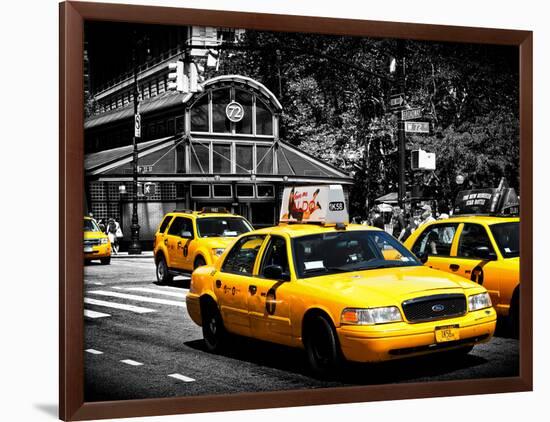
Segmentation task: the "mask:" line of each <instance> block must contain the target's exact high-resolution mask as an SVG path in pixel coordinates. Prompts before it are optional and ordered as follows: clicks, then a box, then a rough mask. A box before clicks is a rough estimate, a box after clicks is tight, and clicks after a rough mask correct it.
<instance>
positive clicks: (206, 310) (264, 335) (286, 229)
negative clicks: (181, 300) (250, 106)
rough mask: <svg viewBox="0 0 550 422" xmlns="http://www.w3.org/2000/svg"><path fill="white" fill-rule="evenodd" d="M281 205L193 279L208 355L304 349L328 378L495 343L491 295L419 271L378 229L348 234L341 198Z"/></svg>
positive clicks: (326, 193) (194, 314) (309, 192)
mask: <svg viewBox="0 0 550 422" xmlns="http://www.w3.org/2000/svg"><path fill="white" fill-rule="evenodd" d="M314 194H315V195H316V198H315V199H312V198H313V195H314ZM282 203H283V209H282V210H281V222H280V224H279V225H278V226H276V227H271V228H265V229H261V230H256V231H252V232H249V233H246V234H244V235H242V236H240V237H239V238H238V239H237V240H236V241H235V243H234V244H233V245H232V246H231V247H230V248H228V250H227V251H225V252H224V254H223V255H222V256H221V257H220V259H219V260H218V261H217V262H215V263H214V264H211V265H206V266H203V267H200V268H197V269H196V270H195V271H194V272H193V274H192V278H191V284H190V290H189V293H188V295H187V298H186V303H187V311H188V313H189V315H190V317H191V319H192V320H193V321H194V322H195V323H196V324H198V325H200V326H202V331H203V337H204V341H205V344H206V347H207V349H208V350H210V351H212V352H217V351H218V350H220V349H222V348H223V347H225V346H227V344H228V342H229V340H228V339H230V338H231V337H230V336H228V334H237V335H243V336H248V337H253V338H257V339H261V340H265V341H270V342H274V343H280V344H284V345H288V346H292V347H299V348H304V349H305V351H306V354H307V357H308V360H309V363H310V366H311V368H312V369H313V371H314V372H315V373H317V374H318V375H327V374H331V373H333V372H334V371H335V370H336V369H337V368H338V366H339V364H340V363H341V362H342V361H343V360H350V361H357V362H373V361H384V360H392V359H398V358H403V357H410V356H416V355H422V354H428V353H436V352H443V351H448V352H451V351H452V352H454V353H468V352H469V351H470V350H471V349H472V348H473V347H474V346H475V345H476V344H479V343H482V342H487V341H489V340H490V339H491V337H492V335H493V333H494V330H495V324H496V313H495V311H494V309H493V308H492V306H491V301H490V297H489V295H488V294H487V290H486V289H485V288H484V287H482V286H480V285H479V284H477V283H474V282H471V281H469V280H465V279H464V278H462V277H458V276H455V275H453V274H446V273H443V272H441V271H436V270H433V269H430V268H426V267H424V266H423V265H422V264H421V262H420V261H419V260H418V259H417V258H416V257H415V256H414V255H413V254H412V253H411V252H410V251H409V250H407V249H406V248H405V247H404V246H403V245H402V244H401V243H399V242H398V241H397V240H395V239H394V238H393V237H392V236H391V235H389V234H387V233H386V232H384V231H382V230H380V229H377V228H374V227H367V226H363V225H358V224H348V216H347V211H346V206H345V200H344V195H343V191H342V188H341V186H339V185H330V186H319V187H303V188H293V190H292V191H291V190H290V189H285V191H284V194H283V202H282ZM287 208H288V209H287ZM300 210H302V211H304V212H299V211H300ZM308 210H313V211H312V212H309V211H308ZM306 211H308V212H307V213H306ZM306 214H307V215H306Z"/></svg>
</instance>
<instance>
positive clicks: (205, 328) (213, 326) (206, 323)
mask: <svg viewBox="0 0 550 422" xmlns="http://www.w3.org/2000/svg"><path fill="white" fill-rule="evenodd" d="M201 308H202V309H201V316H202V336H203V338H204V344H205V345H206V349H207V350H208V351H209V352H210V353H219V352H221V351H222V350H223V349H224V348H225V346H226V343H227V332H226V331H225V327H224V325H223V320H222V316H221V315H220V311H219V310H218V307H217V306H216V305H215V304H214V303H206V304H205V305H203V306H202V307H201Z"/></svg>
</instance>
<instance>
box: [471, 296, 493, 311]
mask: <svg viewBox="0 0 550 422" xmlns="http://www.w3.org/2000/svg"><path fill="white" fill-rule="evenodd" d="M491 306H492V303H491V298H490V296H489V293H487V292H485V293H479V294H477V295H472V296H470V297H469V298H468V310H470V311H477V310H479V309H484V308H490V307H491Z"/></svg>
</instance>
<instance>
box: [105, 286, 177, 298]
mask: <svg viewBox="0 0 550 422" xmlns="http://www.w3.org/2000/svg"><path fill="white" fill-rule="evenodd" d="M113 289H118V290H129V291H132V292H143V293H153V294H159V295H165V296H172V297H181V298H183V299H185V297H186V296H187V293H179V292H173V291H171V290H170V291H166V290H156V289H150V288H147V287H113Z"/></svg>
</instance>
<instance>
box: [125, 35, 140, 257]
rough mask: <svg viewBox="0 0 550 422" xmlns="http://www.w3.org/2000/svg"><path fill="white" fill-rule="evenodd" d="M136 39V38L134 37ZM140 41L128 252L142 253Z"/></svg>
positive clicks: (135, 101) (136, 73)
mask: <svg viewBox="0 0 550 422" xmlns="http://www.w3.org/2000/svg"><path fill="white" fill-rule="evenodd" d="M134 39H135V38H134ZM138 45H139V43H138V42H136V44H135V47H134V54H133V56H134V57H133V61H134V92H133V96H134V138H133V145H134V152H133V159H132V185H133V189H132V225H131V226H130V230H131V233H132V234H131V242H130V246H129V247H128V254H130V255H141V244H140V241H139V229H140V227H139V220H138V209H137V207H138V143H139V141H140V139H141V116H140V114H139V88H138V67H137V48H138Z"/></svg>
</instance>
